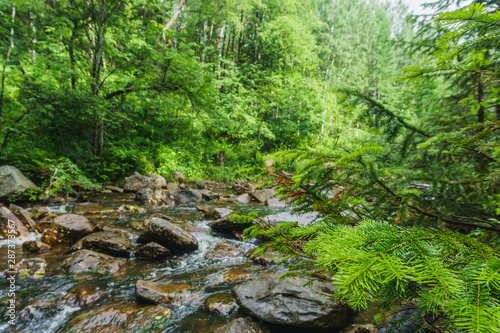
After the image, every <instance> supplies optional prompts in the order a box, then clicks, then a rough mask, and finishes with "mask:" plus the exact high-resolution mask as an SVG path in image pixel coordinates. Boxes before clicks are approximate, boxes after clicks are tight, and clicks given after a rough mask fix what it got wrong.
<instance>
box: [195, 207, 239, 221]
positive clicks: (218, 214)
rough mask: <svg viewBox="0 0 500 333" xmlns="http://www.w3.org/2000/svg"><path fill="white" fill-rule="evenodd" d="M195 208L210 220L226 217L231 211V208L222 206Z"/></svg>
mask: <svg viewBox="0 0 500 333" xmlns="http://www.w3.org/2000/svg"><path fill="white" fill-rule="evenodd" d="M196 208H197V209H198V210H199V211H202V212H203V213H205V217H206V218H207V219H212V220H219V219H227V217H228V216H229V215H231V213H232V212H233V210H232V209H229V208H222V207H210V206H198V207H196Z"/></svg>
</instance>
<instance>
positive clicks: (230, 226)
mask: <svg viewBox="0 0 500 333" xmlns="http://www.w3.org/2000/svg"><path fill="white" fill-rule="evenodd" d="M252 225H253V223H251V222H250V223H239V222H232V221H229V220H226V219H223V220H220V221H216V222H212V223H210V224H209V226H210V228H212V230H213V231H217V232H221V233H225V234H233V233H234V232H235V231H243V230H245V229H246V228H249V227H251V226H252Z"/></svg>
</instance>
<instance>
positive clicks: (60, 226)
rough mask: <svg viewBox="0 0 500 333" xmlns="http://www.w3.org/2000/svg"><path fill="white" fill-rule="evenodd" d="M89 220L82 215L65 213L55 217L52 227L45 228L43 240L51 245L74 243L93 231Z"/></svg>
mask: <svg viewBox="0 0 500 333" xmlns="http://www.w3.org/2000/svg"><path fill="white" fill-rule="evenodd" d="M92 229H93V227H92V225H91V224H90V222H89V220H88V219H87V218H86V217H84V216H81V215H75V214H63V215H59V216H57V217H56V218H54V222H53V223H52V225H51V227H50V229H45V230H44V231H43V234H42V242H44V243H47V244H49V245H52V246H53V245H73V244H74V243H76V242H77V241H78V240H80V239H82V238H83V237H85V236H87V235H88V234H91V233H92Z"/></svg>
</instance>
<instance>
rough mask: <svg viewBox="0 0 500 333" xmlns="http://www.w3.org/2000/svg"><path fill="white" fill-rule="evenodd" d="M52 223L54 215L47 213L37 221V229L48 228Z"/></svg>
mask: <svg viewBox="0 0 500 333" xmlns="http://www.w3.org/2000/svg"><path fill="white" fill-rule="evenodd" d="M53 223H54V217H53V216H52V215H47V216H45V217H44V218H43V219H41V220H40V221H38V223H37V225H38V230H41V231H42V232H43V231H44V230H45V229H50V228H52V224H53Z"/></svg>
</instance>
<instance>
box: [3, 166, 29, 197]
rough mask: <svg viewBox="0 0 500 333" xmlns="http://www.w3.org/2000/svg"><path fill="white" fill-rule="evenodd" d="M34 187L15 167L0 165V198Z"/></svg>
mask: <svg viewBox="0 0 500 333" xmlns="http://www.w3.org/2000/svg"><path fill="white" fill-rule="evenodd" d="M36 187H37V186H36V185H35V184H34V183H33V182H32V181H31V180H29V179H28V178H26V177H25V176H24V175H23V174H22V172H21V171H19V169H17V168H16V167H13V166H10V165H4V166H2V167H0V198H1V197H5V196H8V195H13V194H16V193H19V192H24V191H26V190H27V189H30V188H36Z"/></svg>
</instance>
